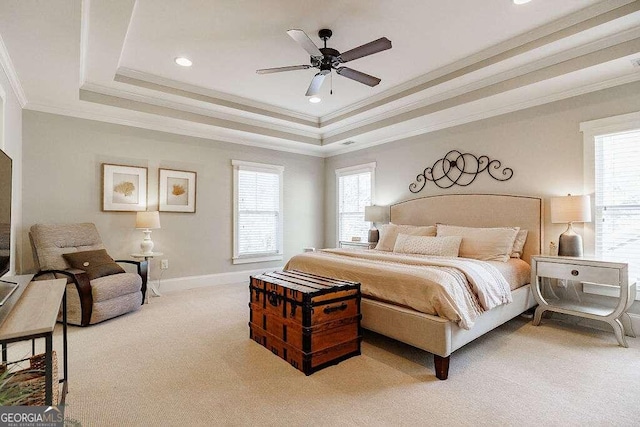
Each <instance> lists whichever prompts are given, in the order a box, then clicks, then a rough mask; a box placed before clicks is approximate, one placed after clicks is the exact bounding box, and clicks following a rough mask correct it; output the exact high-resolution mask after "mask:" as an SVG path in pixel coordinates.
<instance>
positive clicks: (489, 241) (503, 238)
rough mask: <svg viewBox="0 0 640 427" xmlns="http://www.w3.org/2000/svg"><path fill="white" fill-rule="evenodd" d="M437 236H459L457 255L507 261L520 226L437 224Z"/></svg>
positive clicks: (484, 259) (483, 259)
mask: <svg viewBox="0 0 640 427" xmlns="http://www.w3.org/2000/svg"><path fill="white" fill-rule="evenodd" d="M437 228H438V232H437V236H438V237H445V236H460V237H462V243H461V244H460V253H459V255H460V256H461V257H464V258H474V259H479V260H482V261H502V262H507V261H509V258H510V257H511V252H512V251H513V242H514V241H515V240H516V235H517V234H518V231H520V227H501V228H476V227H459V226H455V225H444V224H437Z"/></svg>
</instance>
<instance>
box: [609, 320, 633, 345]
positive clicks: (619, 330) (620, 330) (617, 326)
mask: <svg viewBox="0 0 640 427" xmlns="http://www.w3.org/2000/svg"><path fill="white" fill-rule="evenodd" d="M609 324H610V325H611V326H612V327H613V332H614V333H615V334H616V339H617V340H618V344H620V345H621V346H622V347H626V348H628V347H629V346H628V345H627V340H626V339H625V337H624V327H623V326H622V322H620V319H613V320H612V321H609Z"/></svg>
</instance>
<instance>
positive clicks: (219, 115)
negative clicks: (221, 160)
mask: <svg viewBox="0 0 640 427" xmlns="http://www.w3.org/2000/svg"><path fill="white" fill-rule="evenodd" d="M80 90H81V91H87V92H92V93H96V94H100V95H106V96H110V97H115V98H121V99H127V100H130V101H135V102H141V103H144V104H149V105H155V106H158V107H162V108H168V109H171V110H178V111H185V112H189V113H194V114H198V115H202V116H207V117H212V118H215V119H220V120H225V121H228V122H234V123H237V124H239V125H240V124H242V125H247V126H253V127H256V128H264V129H267V130H272V131H276V132H286V133H290V134H294V135H298V136H301V137H304V138H311V139H316V140H317V141H318V142H317V145H320V134H319V132H313V131H309V130H304V129H297V128H294V127H290V126H284V125H280V124H276V123H272V122H266V121H263V120H255V119H251V118H247V117H242V116H238V115H235V114H230V113H225V112H221V111H215V110H210V109H207V108H202V107H198V106H195V105H190V104H185V103H182V102H178V101H175V100H170V99H165V98H158V97H156V96H151V95H146V94H142V93H138V92H132V91H128V90H123V89H121V88H114V87H111V86H105V85H102V84H99V83H95V82H86V83H85V84H84V85H83V86H82V87H81V88H80Z"/></svg>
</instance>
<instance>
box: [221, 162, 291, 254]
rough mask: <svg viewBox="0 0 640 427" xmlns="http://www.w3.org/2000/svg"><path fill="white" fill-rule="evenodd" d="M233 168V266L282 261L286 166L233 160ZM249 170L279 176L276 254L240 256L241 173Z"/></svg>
mask: <svg viewBox="0 0 640 427" xmlns="http://www.w3.org/2000/svg"><path fill="white" fill-rule="evenodd" d="M231 165H232V167H233V255H232V258H231V260H232V262H233V264H248V263H252V262H267V261H281V260H282V259H283V257H284V179H283V178H284V166H279V165H271V164H266V163H255V162H247V161H244V160H231ZM241 169H242V170H248V171H254V172H263V173H272V174H275V175H278V180H279V187H280V188H279V192H280V197H279V208H278V209H279V215H278V230H277V233H276V239H277V245H276V252H275V253H273V252H268V253H264V254H260V253H258V254H256V253H251V254H240V253H239V249H240V244H239V237H240V231H239V227H238V219H239V215H240V211H239V206H238V191H239V188H238V183H239V171H240V170H241Z"/></svg>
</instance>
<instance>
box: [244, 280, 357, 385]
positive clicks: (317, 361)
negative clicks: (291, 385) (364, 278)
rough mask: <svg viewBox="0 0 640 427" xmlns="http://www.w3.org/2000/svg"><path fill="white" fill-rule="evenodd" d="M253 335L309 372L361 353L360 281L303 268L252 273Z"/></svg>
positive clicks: (276, 352)
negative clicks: (329, 275) (316, 272)
mask: <svg viewBox="0 0 640 427" xmlns="http://www.w3.org/2000/svg"><path fill="white" fill-rule="evenodd" d="M249 289H250V293H251V299H250V303H249V307H250V321H249V327H250V336H251V338H252V339H253V340H255V341H256V342H257V343H259V344H261V345H263V346H264V347H266V348H268V349H269V350H271V352H272V353H274V354H276V355H277V356H279V357H281V358H283V359H284V360H286V361H287V362H289V363H290V364H291V365H292V366H294V367H295V368H297V369H299V370H301V371H302V372H304V373H305V374H306V375H309V374H312V373H313V372H315V371H317V370H319V369H322V368H324V367H326V366H330V365H333V364H336V363H338V362H340V361H342V360H344V359H347V358H349V357H352V356H356V355H359V354H360V340H361V327H360V319H361V317H362V315H361V314H360V284H359V283H354V282H346V281H343V280H336V279H331V278H327V277H321V276H316V275H313V274H309V273H303V272H299V271H283V272H274V273H266V274H262V275H260V276H255V277H253V276H252V277H251V283H250V285H249Z"/></svg>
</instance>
